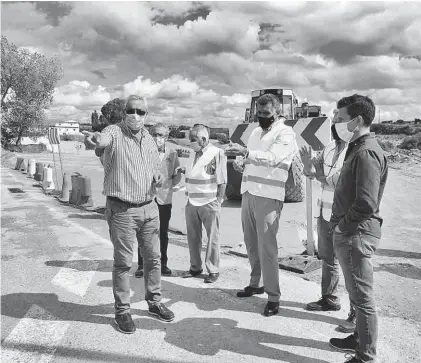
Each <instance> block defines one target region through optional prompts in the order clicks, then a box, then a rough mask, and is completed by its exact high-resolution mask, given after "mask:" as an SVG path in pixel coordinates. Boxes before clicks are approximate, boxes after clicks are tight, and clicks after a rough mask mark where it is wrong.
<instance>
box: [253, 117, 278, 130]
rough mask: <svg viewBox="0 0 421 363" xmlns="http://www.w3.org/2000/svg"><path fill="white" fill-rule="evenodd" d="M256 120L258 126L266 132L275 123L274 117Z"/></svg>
mask: <svg viewBox="0 0 421 363" xmlns="http://www.w3.org/2000/svg"><path fill="white" fill-rule="evenodd" d="M257 120H258V121H259V125H260V127H261V128H262V129H263V130H266V129H268V128H269V127H270V125H272V124H273V123H274V122H275V117H273V116H271V117H259V116H257Z"/></svg>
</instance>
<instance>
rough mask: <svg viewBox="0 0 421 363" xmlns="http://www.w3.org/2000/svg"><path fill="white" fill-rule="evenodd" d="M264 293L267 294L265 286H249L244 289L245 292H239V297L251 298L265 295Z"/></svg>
mask: <svg viewBox="0 0 421 363" xmlns="http://www.w3.org/2000/svg"><path fill="white" fill-rule="evenodd" d="M264 292H265V288H264V286H262V287H251V286H247V287H245V288H244V290H243V291H238V292H237V297H250V296H253V295H260V294H263V293H264Z"/></svg>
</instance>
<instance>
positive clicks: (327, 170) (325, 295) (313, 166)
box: [300, 110, 355, 333]
mask: <svg viewBox="0 0 421 363" xmlns="http://www.w3.org/2000/svg"><path fill="white" fill-rule="evenodd" d="M340 122H343V120H342V119H341V118H340V117H338V111H337V110H335V115H334V117H333V120H332V129H331V132H332V137H333V141H331V142H330V143H329V144H328V145H326V147H325V148H324V150H323V151H322V152H321V154H320V155H319V157H317V158H312V156H311V152H310V149H309V148H306V147H303V148H301V150H300V156H301V160H302V162H303V165H304V169H303V173H304V175H305V176H307V177H308V178H310V179H314V178H315V179H316V180H317V181H319V182H320V183H321V194H320V197H319V198H318V200H317V206H318V208H319V216H318V217H317V234H318V239H317V241H318V256H319V258H320V259H321V260H322V281H321V298H320V299H319V300H318V301H315V302H311V303H308V304H307V305H306V309H307V310H311V311H337V310H340V309H341V304H340V301H339V298H338V297H337V296H336V293H337V291H338V284H339V262H338V260H337V258H336V256H335V251H334V249H333V234H332V231H331V226H330V218H331V216H332V203H333V195H334V192H335V187H336V184H337V183H338V179H339V175H340V173H341V169H342V165H343V163H344V159H345V153H346V148H347V146H348V143H347V142H346V141H344V140H341V139H340V138H339V136H338V134H337V133H336V129H335V124H336V123H340ZM338 330H339V331H341V332H343V333H352V332H353V331H354V330H355V310H354V309H353V307H352V304H351V305H350V312H349V315H348V319H347V320H345V321H344V322H343V323H342V324H340V325H339V327H338Z"/></svg>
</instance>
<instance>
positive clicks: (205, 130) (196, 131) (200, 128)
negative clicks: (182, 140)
mask: <svg viewBox="0 0 421 363" xmlns="http://www.w3.org/2000/svg"><path fill="white" fill-rule="evenodd" d="M191 134H193V135H196V136H199V137H202V138H203V137H204V138H205V139H206V140H209V134H210V132H209V127H208V126H205V125H202V124H196V125H194V126H193V127H192V128H191V130H190V135H191Z"/></svg>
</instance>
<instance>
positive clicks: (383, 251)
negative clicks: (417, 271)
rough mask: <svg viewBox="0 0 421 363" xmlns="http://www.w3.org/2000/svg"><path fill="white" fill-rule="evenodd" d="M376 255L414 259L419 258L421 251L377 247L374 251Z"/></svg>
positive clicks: (420, 257) (420, 258)
mask: <svg viewBox="0 0 421 363" xmlns="http://www.w3.org/2000/svg"><path fill="white" fill-rule="evenodd" d="M376 255H377V256H385V257H401V258H413V259H416V260H421V253H419V252H408V251H400V250H390V249H383V248H379V249H378V250H377V251H376Z"/></svg>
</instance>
